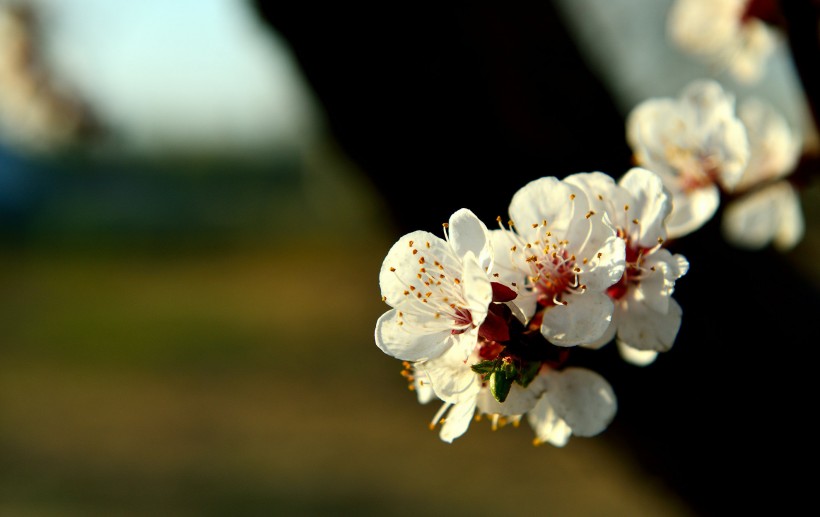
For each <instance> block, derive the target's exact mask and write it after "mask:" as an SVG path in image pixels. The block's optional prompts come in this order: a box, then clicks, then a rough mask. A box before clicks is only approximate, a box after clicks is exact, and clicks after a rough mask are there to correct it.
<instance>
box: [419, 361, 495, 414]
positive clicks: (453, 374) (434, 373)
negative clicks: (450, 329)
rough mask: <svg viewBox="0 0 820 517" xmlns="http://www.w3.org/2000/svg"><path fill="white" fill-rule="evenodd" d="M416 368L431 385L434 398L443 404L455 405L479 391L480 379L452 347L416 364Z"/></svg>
mask: <svg viewBox="0 0 820 517" xmlns="http://www.w3.org/2000/svg"><path fill="white" fill-rule="evenodd" d="M417 368H418V369H419V370H420V371H421V372H422V374H423V375H424V377H426V378H427V379H428V380H429V381H430V383H431V384H432V388H433V391H434V392H435V394H436V396H437V397H438V398H440V399H441V400H444V401H445V402H451V403H456V402H459V401H461V400H465V399H467V398H471V397H472V398H475V396H476V394H477V393H478V390H479V389H481V382H480V378H479V376H478V374H477V373H475V372H474V371H473V370H472V368H471V367H470V365H469V364H467V362H466V361H465V359H464V357H463V355H462V354H460V353H458V352H457V350H456V347H453V348H452V349H450V350H449V351H447V352H446V353H444V354H442V355H441V356H440V357H438V358H435V359H431V360H429V361H423V362H421V363H418V366H417Z"/></svg>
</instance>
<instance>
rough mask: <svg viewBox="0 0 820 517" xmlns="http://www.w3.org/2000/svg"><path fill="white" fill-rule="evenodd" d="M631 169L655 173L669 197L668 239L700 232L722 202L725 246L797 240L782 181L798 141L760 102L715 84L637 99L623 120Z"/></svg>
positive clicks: (798, 226)
mask: <svg viewBox="0 0 820 517" xmlns="http://www.w3.org/2000/svg"><path fill="white" fill-rule="evenodd" d="M627 141H628V142H629V145H630V146H631V148H632V150H633V153H634V158H635V161H636V162H637V164H639V165H640V166H642V167H646V168H648V169H651V170H652V171H655V172H657V173H658V175H659V176H660V177H661V179H662V181H663V183H664V185H665V186H666V188H667V189H668V190H669V192H670V194H671V195H672V198H673V210H672V213H671V215H670V216H669V220H668V221H667V225H668V231H669V237H670V238H678V237H683V236H685V235H688V234H689V233H691V232H693V231H695V230H697V229H699V228H700V227H702V226H703V225H704V224H705V223H706V222H707V221H709V220H710V219H712V217H713V216H714V215H715V214H716V213H717V211H718V207H719V206H720V203H721V198H724V199H725V201H726V202H727V206H726V209H725V211H724V212H723V218H722V220H721V223H722V228H723V232H724V235H725V238H726V240H727V241H729V242H731V243H733V244H735V245H737V246H740V247H744V248H748V249H760V248H763V247H765V246H767V245H768V244H770V243H771V244H773V245H774V247H775V248H777V249H779V250H788V249H791V248H792V247H794V246H795V245H796V244H797V243H798V242H799V241H800V240H801V238H802V236H803V227H804V222H803V215H802V208H801V206H800V199H799V197H798V195H797V192H796V191H795V189H794V187H793V186H792V185H791V184H790V183H789V182H788V181H787V178H786V177H787V176H789V175H790V174H791V173H792V172H794V170H795V167H796V165H797V162H798V159H799V157H800V153H801V151H802V142H801V139H800V138H799V136H798V135H797V134H795V132H794V131H792V130H791V128H790V127H789V125H788V124H787V123H786V121H785V119H784V118H783V117H782V116H781V115H780V114H779V113H778V112H777V111H776V110H775V109H774V108H773V107H772V106H770V105H769V104H768V103H767V102H765V101H763V100H762V99H758V98H754V97H750V98H748V99H746V100H745V101H744V102H743V103H741V104H740V106H739V108H738V109H737V110H736V109H735V98H734V96H733V95H732V94H730V93H728V92H726V91H725V90H724V89H723V87H722V86H721V85H720V84H719V83H718V82H716V81H713V80H707V79H701V80H696V81H693V82H691V83H690V84H689V85H688V86H687V87H686V88H685V89H684V90H683V92H682V93H681V95H680V96H679V97H678V98H674V99H673V98H666V97H658V98H651V99H647V100H645V101H643V102H642V103H640V104H639V105H638V106H636V107H635V108H634V109H633V110H632V112H630V114H629V116H628V118H627Z"/></svg>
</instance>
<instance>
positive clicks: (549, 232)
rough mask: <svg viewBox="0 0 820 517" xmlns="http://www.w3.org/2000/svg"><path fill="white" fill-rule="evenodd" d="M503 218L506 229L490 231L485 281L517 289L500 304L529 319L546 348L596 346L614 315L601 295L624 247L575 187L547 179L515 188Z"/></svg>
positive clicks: (616, 274) (614, 278)
mask: <svg viewBox="0 0 820 517" xmlns="http://www.w3.org/2000/svg"><path fill="white" fill-rule="evenodd" d="M509 211H510V216H511V217H512V226H513V230H504V229H501V230H496V231H493V232H492V241H493V247H494V249H495V250H496V254H495V267H494V269H493V274H494V275H495V276H496V278H498V279H499V281H500V282H502V283H505V284H506V285H509V286H512V287H513V288H514V289H517V290H518V296H517V297H516V298H515V299H514V300H513V301H511V302H509V304H508V305H509V306H511V307H512V308H513V309H514V313H515V314H516V316H518V317H519V319H521V320H522V321H523V322H527V321H528V320H529V318H531V317H533V315H535V317H534V318H533V320H532V321H530V324H531V326H538V325H540V330H541V333H542V335H543V336H544V337H545V338H546V339H547V340H548V341H550V342H551V343H553V344H556V345H559V346H574V345H579V344H583V343H588V342H590V341H594V340H596V339H598V338H599V337H600V336H601V335H602V334H603V333H604V331H606V329H607V327H608V326H609V322H610V320H611V318H612V311H613V308H614V307H613V304H612V301H611V300H610V298H609V296H607V294H606V290H607V289H608V288H609V287H610V286H612V285H613V284H615V283H616V282H618V280H619V279H620V278H621V276H622V275H623V272H624V267H625V264H624V242H623V240H622V239H620V238H618V236H617V235H616V233H615V229H614V228H613V227H612V225H611V224H610V223H609V221H608V219H607V217H606V215H605V214H604V213H602V212H596V211H594V210H592V209H590V207H589V203H588V202H587V198H586V196H585V195H584V193H583V192H582V191H581V189H579V188H578V187H577V186H575V185H573V184H572V183H570V182H567V181H566V180H565V181H560V180H558V179H557V178H554V177H544V178H540V179H537V180H535V181H532V182H530V183H528V184H527V185H525V186H524V187H523V188H521V189H520V190H519V191H518V192H516V194H515V195H514V196H513V199H512V201H511V203H510V207H509ZM536 309H538V313H537V314H536ZM539 319H540V322H539Z"/></svg>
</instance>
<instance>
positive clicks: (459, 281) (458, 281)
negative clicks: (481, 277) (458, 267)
mask: <svg viewBox="0 0 820 517" xmlns="http://www.w3.org/2000/svg"><path fill="white" fill-rule="evenodd" d="M453 282H455V283H457V284H460V283H461V280H459V279H458V278H456V279H455V280H453Z"/></svg>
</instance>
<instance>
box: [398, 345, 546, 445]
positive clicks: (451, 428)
mask: <svg viewBox="0 0 820 517" xmlns="http://www.w3.org/2000/svg"><path fill="white" fill-rule="evenodd" d="M481 350H482V346H481V345H478V346H477V347H476V348H475V350H474V352H473V354H471V356H470V357H469V358H468V359H467V360H466V361H465V360H463V359H462V358H461V357H460V356H458V355H457V354H454V353H453V351H452V349H451V350H450V351H448V352H446V353H445V354H444V355H442V356H440V357H438V358H435V359H430V360H426V361H418V362H416V363H414V364H413V365H412V367H411V370H409V371H408V373H406V374H405V375H407V376H409V378H410V379H411V380H412V381H413V382H414V385H413V386H414V389H415V390H416V392H417V394H418V400H419V402H420V403H422V404H426V403H428V402H429V401H431V400H434V399H435V398H438V399H440V400H441V401H443V403H442V405H441V407H440V408H439V410H438V411H437V412H436V414H435V416H434V417H433V419H432V421H431V422H430V429H434V428H435V427H436V425H439V424H440V425H441V430H440V431H439V438H441V440H442V441H445V442H447V443H452V442H453V440H455V439H456V438H458V437H460V436H461V435H463V434H464V433H465V432H466V431H467V429H468V428H469V426H470V422H471V421H472V420H473V419H474V418H475V416H476V414H478V415H490V418H491V420H492V422H493V429H495V428H497V426H498V425H499V422H515V423H517V422H518V421H520V419H521V417H522V415H523V414H525V413H526V412H527V411H529V410H530V409H532V408H533V407H534V406H535V402H536V399H537V398H538V396H540V394H541V391H540V390H541V387H540V385H538V384H532V383H531V384H530V385H529V386H528V387H522V386H520V385H519V384H515V383H513V384H512V385H511V386H510V389H509V392H508V393H507V394H506V395H505V400H504V401H503V402H499V401H498V400H497V399H496V397H495V395H494V394H493V393H492V392H491V389H490V387H489V385H488V383H487V382H486V381H485V380H484V379H483V376H482V375H480V374H479V373H476V372H475V371H474V370H473V369H472V368H471V366H470V365H472V364H476V363H478V362H479V361H481V359H482V356H481ZM536 390H538V391H536Z"/></svg>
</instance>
